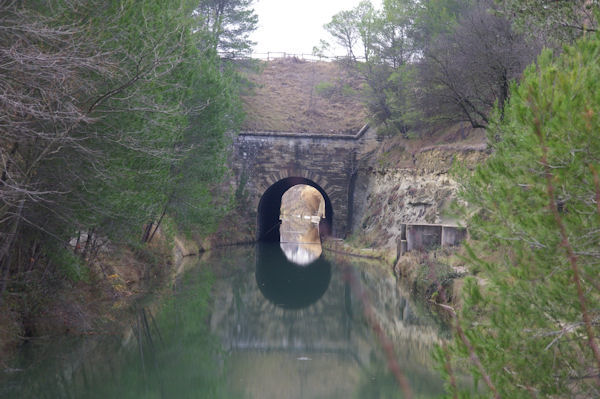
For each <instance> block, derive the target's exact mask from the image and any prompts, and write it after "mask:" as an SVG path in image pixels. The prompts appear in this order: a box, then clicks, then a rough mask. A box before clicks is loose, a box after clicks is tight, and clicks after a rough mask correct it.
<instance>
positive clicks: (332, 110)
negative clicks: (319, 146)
mask: <svg viewBox="0 0 600 399" xmlns="http://www.w3.org/2000/svg"><path fill="white" fill-rule="evenodd" d="M260 69H261V71H260V72H248V73H247V75H246V76H247V78H248V79H249V80H250V81H251V82H252V83H253V84H255V87H254V88H253V90H251V91H250V93H249V94H247V95H245V96H244V97H243V101H244V110H245V111H246V121H245V123H244V125H243V127H242V130H245V131H260V132H294V133H301V132H306V133H329V134H355V133H357V132H358V131H359V130H360V128H361V127H363V126H364V124H365V123H366V121H367V112H366V109H365V107H364V105H363V104H362V102H361V101H360V96H359V92H360V86H361V82H360V80H359V79H357V78H352V77H349V76H348V75H347V73H346V72H345V71H344V70H343V69H342V67H341V66H339V65H338V64H337V63H333V62H310V61H304V60H299V59H297V58H282V59H277V60H273V61H268V62H262V63H261V68H260Z"/></svg>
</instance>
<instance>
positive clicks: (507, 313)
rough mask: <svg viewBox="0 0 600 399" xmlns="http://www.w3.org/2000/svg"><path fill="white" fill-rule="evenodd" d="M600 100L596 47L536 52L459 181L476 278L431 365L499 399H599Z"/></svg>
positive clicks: (593, 40)
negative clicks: (484, 154)
mask: <svg viewBox="0 0 600 399" xmlns="http://www.w3.org/2000/svg"><path fill="white" fill-rule="evenodd" d="M599 93H600V35H598V34H595V35H591V36H589V37H587V38H585V39H583V40H579V41H578V42H577V43H576V44H575V45H574V46H572V47H566V48H565V49H564V51H563V53H562V54H561V55H560V56H559V57H557V58H554V57H553V56H552V53H551V52H550V51H549V50H546V51H544V52H543V53H542V55H541V56H540V57H539V58H538V60H537V65H532V66H530V67H528V68H527V70H526V71H525V72H524V75H523V78H522V80H521V83H520V84H519V86H518V87H516V86H513V89H512V96H511V98H510V101H509V103H508V106H507V107H506V108H505V112H504V118H501V117H500V112H499V111H498V112H497V113H496V115H495V117H494V119H493V123H492V124H491V127H490V136H491V137H494V136H500V137H501V138H502V139H501V140H500V141H496V140H490V142H491V145H492V151H493V152H492V155H491V156H490V158H489V159H488V160H487V161H486V162H485V164H483V165H481V166H479V167H478V168H477V169H476V170H475V172H474V173H473V175H472V176H471V177H468V175H466V176H465V175H463V178H464V179H462V178H461V179H459V181H463V182H464V184H463V187H462V192H461V196H462V198H463V199H464V200H465V201H467V202H468V204H469V207H470V209H471V210H472V211H473V210H477V211H476V212H475V215H474V216H473V217H472V218H470V220H469V222H468V224H469V230H470V234H471V236H472V237H473V238H474V239H475V240H476V241H475V242H474V243H473V244H472V247H471V249H470V252H469V253H470V256H469V263H470V265H471V267H473V268H475V269H477V270H481V275H480V278H478V279H474V278H469V279H467V280H466V281H465V289H464V292H465V299H464V308H463V311H462V312H461V315H460V322H457V323H458V324H457V325H458V327H457V334H456V337H455V339H454V343H453V344H452V347H451V353H452V357H451V359H452V360H451V362H450V363H449V362H448V361H447V360H445V356H444V354H443V353H442V352H443V351H442V352H440V353H439V355H440V356H439V359H440V362H441V364H442V367H443V366H444V365H446V366H447V365H450V364H451V365H452V366H453V367H444V369H445V370H451V369H456V367H457V365H458V364H463V365H464V364H469V370H470V371H471V373H472V374H473V375H474V376H475V378H476V379H480V378H483V379H485V380H486V381H487V382H489V383H488V387H490V390H491V391H492V392H493V391H496V392H497V397H506V398H519V397H532V396H533V397H550V396H552V397H557V396H558V395H560V396H565V397H566V396H569V397H597V396H598V394H599V392H600V381H599V376H598V374H599V371H600V350H599V349H598V337H599V335H600V327H599V326H600V325H599V323H598V320H600V278H599V275H598V264H599V262H600V253H599V251H598V242H599V241H598V240H599V238H600V237H599V235H598V231H600V205H599V204H600V177H599V172H598V171H599V170H600V162H599V160H600V140H598V134H597V133H598V130H599V129H600V113H599V112H598V110H599V109H600V95H599ZM481 281H485V283H481ZM461 331H462V333H461ZM472 395H473V396H478V395H481V396H489V395H488V393H484V392H473V393H472Z"/></svg>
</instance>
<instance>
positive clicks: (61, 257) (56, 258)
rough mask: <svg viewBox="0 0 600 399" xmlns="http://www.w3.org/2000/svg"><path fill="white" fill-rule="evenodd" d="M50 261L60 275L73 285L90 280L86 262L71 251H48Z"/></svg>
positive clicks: (54, 249) (59, 248) (62, 249)
mask: <svg viewBox="0 0 600 399" xmlns="http://www.w3.org/2000/svg"><path fill="white" fill-rule="evenodd" d="M48 261H49V262H51V263H52V264H53V265H56V267H57V269H58V271H59V273H60V274H61V275H62V276H63V277H65V278H66V279H68V280H69V281H71V282H72V283H76V282H78V281H87V280H88V279H89V271H88V269H87V267H86V265H85V262H84V261H83V260H82V259H81V257H80V256H77V255H76V254H74V253H73V252H72V251H71V250H69V249H66V248H62V247H56V248H52V249H51V250H49V251H48Z"/></svg>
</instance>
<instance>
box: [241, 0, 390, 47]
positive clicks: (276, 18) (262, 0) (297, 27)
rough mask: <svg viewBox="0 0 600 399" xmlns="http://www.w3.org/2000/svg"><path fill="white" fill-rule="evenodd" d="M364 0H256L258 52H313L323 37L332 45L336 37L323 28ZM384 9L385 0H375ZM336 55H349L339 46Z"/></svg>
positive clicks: (255, 39)
mask: <svg viewBox="0 0 600 399" xmlns="http://www.w3.org/2000/svg"><path fill="white" fill-rule="evenodd" d="M359 2H360V0H256V1H255V2H254V4H253V7H254V11H255V12H256V14H257V15H258V29H257V30H256V31H255V32H254V34H253V35H252V36H251V39H252V40H253V41H255V42H257V44H256V46H255V47H254V53H266V52H268V51H270V52H287V53H293V54H301V53H304V54H311V53H312V48H313V46H317V45H318V44H319V40H320V39H325V40H327V41H328V42H329V43H330V44H331V45H332V46H333V45H334V41H333V39H332V38H331V37H330V36H329V34H328V33H327V32H326V31H325V29H323V25H324V24H326V23H327V22H329V21H330V20H331V17H332V16H333V15H334V14H336V13H338V12H340V11H342V10H349V9H352V8H354V7H356V6H357V5H358V3H359ZM371 2H372V3H373V5H374V6H375V8H380V6H381V0H372V1H371ZM335 53H336V54H335V55H345V53H344V52H343V51H342V50H341V49H338V50H337V51H335Z"/></svg>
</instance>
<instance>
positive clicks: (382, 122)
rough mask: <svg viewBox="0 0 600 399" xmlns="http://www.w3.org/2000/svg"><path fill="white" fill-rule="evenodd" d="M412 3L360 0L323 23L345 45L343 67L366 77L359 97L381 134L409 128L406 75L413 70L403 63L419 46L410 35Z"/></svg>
mask: <svg viewBox="0 0 600 399" xmlns="http://www.w3.org/2000/svg"><path fill="white" fill-rule="evenodd" d="M416 4H417V2H415V1H413V0H386V1H385V2H384V7H383V10H381V11H377V10H375V9H374V8H373V6H372V4H371V3H370V2H369V1H362V2H361V3H360V4H359V5H358V6H357V7H355V8H354V9H352V10H348V11H341V12H339V13H338V14H336V15H334V16H333V18H332V20H331V22H329V23H328V24H326V25H325V29H326V30H327V31H328V32H329V33H330V34H331V35H332V36H333V37H334V38H335V39H336V41H337V42H338V44H340V45H342V46H343V47H344V48H345V49H346V53H347V57H346V60H344V65H345V66H346V68H347V71H348V72H349V73H352V74H355V75H358V76H360V77H361V78H362V79H364V82H365V83H366V85H365V90H364V92H363V98H364V99H365V102H366V105H367V107H368V109H369V111H370V114H371V120H372V121H373V122H374V123H375V124H376V125H377V126H379V127H380V129H379V131H380V133H381V134H395V133H397V132H402V133H406V132H407V129H408V127H407V124H408V121H407V119H408V117H407V116H408V114H409V113H410V111H409V105H408V104H409V103H410V101H408V100H407V97H408V96H407V94H408V92H409V88H408V85H407V79H406V78H407V77H409V76H412V75H411V70H410V68H408V67H407V66H406V64H407V63H408V62H409V61H410V60H411V59H412V58H413V57H414V55H415V54H416V52H417V50H416V49H415V48H414V47H413V46H412V40H411V38H410V35H409V32H410V29H411V25H412V22H413V15H414V12H415V9H416ZM359 49H360V53H358V51H359ZM357 54H358V55H357Z"/></svg>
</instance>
